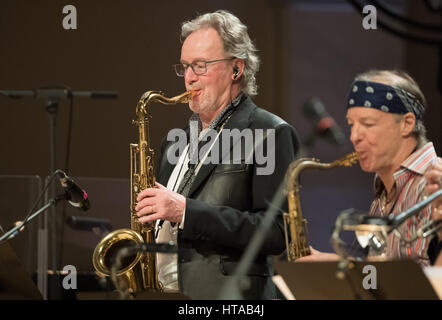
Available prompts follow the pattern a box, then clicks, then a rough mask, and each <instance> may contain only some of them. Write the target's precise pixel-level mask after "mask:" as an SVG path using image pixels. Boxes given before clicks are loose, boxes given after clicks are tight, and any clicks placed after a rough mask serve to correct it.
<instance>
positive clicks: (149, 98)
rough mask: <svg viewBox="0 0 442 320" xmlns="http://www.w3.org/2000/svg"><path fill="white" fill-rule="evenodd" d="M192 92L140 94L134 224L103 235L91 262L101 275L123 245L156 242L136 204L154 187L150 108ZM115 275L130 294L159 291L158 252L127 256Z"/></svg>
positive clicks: (133, 184) (133, 164)
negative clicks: (141, 195) (139, 198)
mask: <svg viewBox="0 0 442 320" xmlns="http://www.w3.org/2000/svg"><path fill="white" fill-rule="evenodd" d="M192 95H193V91H187V92H185V93H183V94H181V95H178V96H176V97H173V98H166V97H164V96H163V94H162V93H161V92H158V91H147V92H146V93H144V94H143V95H142V96H141V99H140V100H139V102H138V104H137V107H136V115H137V119H136V120H134V121H133V123H134V124H135V125H136V126H137V127H138V132H139V141H138V144H130V158H131V159H130V161H131V204H130V222H131V227H130V229H129V228H125V229H119V230H115V231H113V232H111V233H109V234H108V235H107V236H106V237H104V238H103V239H102V240H101V241H100V242H99V243H98V245H97V246H96V247H95V250H94V254H93V258H92V262H93V264H94V268H95V270H96V272H97V274H98V275H100V276H103V277H107V276H110V275H111V267H112V262H113V259H115V257H116V255H117V253H118V251H119V250H120V249H121V248H124V247H128V246H130V245H137V244H138V245H139V244H142V243H154V242H155V222H148V223H141V222H139V221H138V217H137V215H136V210H135V207H136V205H137V196H138V193H140V192H141V191H142V190H144V189H146V188H151V187H154V186H155V176H154V167H153V165H154V151H153V149H152V148H151V143H150V134H149V117H150V115H149V113H148V111H149V110H148V109H149V107H150V105H151V104H152V103H155V102H159V103H162V104H177V103H187V102H189V101H190V100H191V99H192ZM116 277H117V280H118V281H119V282H121V281H122V282H124V284H125V287H126V289H127V290H128V291H129V292H130V293H135V292H140V291H144V290H150V291H160V290H161V289H162V286H161V283H160V282H159V281H158V274H157V265H156V255H155V253H141V252H139V253H137V254H134V255H133V256H129V257H126V258H125V259H124V260H123V262H122V266H121V267H120V268H119V269H118V270H117V272H116Z"/></svg>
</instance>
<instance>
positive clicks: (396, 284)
mask: <svg viewBox="0 0 442 320" xmlns="http://www.w3.org/2000/svg"><path fill="white" fill-rule="evenodd" d="M275 263H276V265H275V269H276V270H277V272H278V273H279V274H280V275H281V276H282V278H283V279H284V281H285V282H286V284H287V286H288V287H289V289H290V290H291V292H292V293H293V295H294V296H295V299H297V300H324V299H325V300H439V297H438V296H437V294H436V293H435V291H434V289H433V287H432V286H431V284H430V282H429V281H428V279H427V277H426V276H425V275H424V273H423V270H422V269H421V267H420V266H419V265H418V264H417V263H416V262H415V261H413V260H400V261H399V260H398V261H382V262H379V261H365V262H355V263H354V267H353V268H350V269H348V270H347V271H346V276H345V278H344V279H343V280H341V279H338V278H337V277H336V273H337V271H338V262H337V261H336V262H296V263H289V262H286V261H275ZM366 265H372V266H374V267H375V268H376V279H377V281H376V285H377V289H364V287H363V280H364V278H365V277H367V276H369V274H370V273H369V272H367V273H363V268H364V266H366Z"/></svg>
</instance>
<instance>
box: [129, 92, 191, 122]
mask: <svg viewBox="0 0 442 320" xmlns="http://www.w3.org/2000/svg"><path fill="white" fill-rule="evenodd" d="M193 94H194V91H193V90H189V91H186V92H184V93H182V94H179V95H177V96H175V97H172V98H167V97H165V96H164V95H163V93H162V92H161V91H146V92H145V93H144V94H143V95H142V96H141V98H140V101H139V102H138V104H137V109H136V113H137V116H138V119H139V120H141V119H142V118H145V117H146V115H148V107H149V106H150V105H151V104H152V103H154V102H159V103H162V104H177V103H188V102H190V101H191V100H192V97H193Z"/></svg>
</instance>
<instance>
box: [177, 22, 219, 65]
mask: <svg viewBox="0 0 442 320" xmlns="http://www.w3.org/2000/svg"><path fill="white" fill-rule="evenodd" d="M223 57H224V49H223V43H222V40H221V37H220V36H219V34H218V32H217V31H216V30H215V29H213V28H204V29H199V30H196V31H194V32H192V33H191V34H190V35H189V36H188V37H187V38H186V39H185V40H184V42H183V46H182V47H181V61H184V62H193V61H195V60H212V59H220V58H223Z"/></svg>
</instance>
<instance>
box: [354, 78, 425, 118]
mask: <svg viewBox="0 0 442 320" xmlns="http://www.w3.org/2000/svg"><path fill="white" fill-rule="evenodd" d="M352 107H367V108H375V109H378V110H381V111H384V112H389V113H397V114H405V113H408V112H412V113H414V115H415V116H416V119H418V120H421V119H422V117H423V115H424V112H425V108H424V106H423V105H422V103H421V102H419V100H418V99H417V97H416V96H415V95H413V94H411V93H410V92H408V91H405V90H403V89H400V88H396V87H392V86H389V85H386V84H383V83H379V82H371V81H356V82H354V83H353V84H352V86H351V89H350V94H349V96H348V101H347V109H349V108H352Z"/></svg>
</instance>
